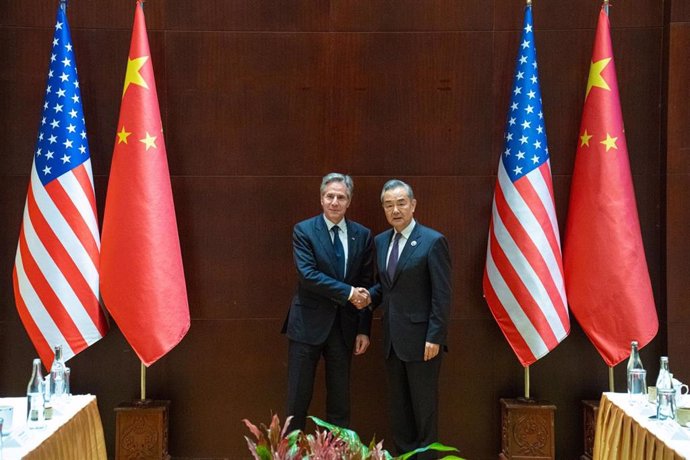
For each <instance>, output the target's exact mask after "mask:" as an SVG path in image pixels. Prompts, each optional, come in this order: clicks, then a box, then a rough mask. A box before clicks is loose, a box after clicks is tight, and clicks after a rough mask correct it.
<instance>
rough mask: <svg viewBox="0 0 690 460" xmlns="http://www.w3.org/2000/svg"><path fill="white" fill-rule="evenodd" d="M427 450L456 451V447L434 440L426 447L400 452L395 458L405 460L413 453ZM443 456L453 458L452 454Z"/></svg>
mask: <svg viewBox="0 0 690 460" xmlns="http://www.w3.org/2000/svg"><path fill="white" fill-rule="evenodd" d="M427 450H435V451H439V452H451V451H454V452H457V450H458V449H456V448H455V447H451V446H446V445H443V444H441V443H440V442H434V443H431V444H429V445H428V446H426V447H419V448H417V449H415V450H413V451H410V452H406V453H404V454H402V455H401V456H400V457H397V459H398V460H407V459H408V458H410V457H412V456H413V455H415V454H419V453H421V452H426V451H427ZM445 458H446V459H451V458H453V456H450V457H445Z"/></svg>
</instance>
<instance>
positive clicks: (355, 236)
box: [345, 219, 359, 279]
mask: <svg viewBox="0 0 690 460" xmlns="http://www.w3.org/2000/svg"><path fill="white" fill-rule="evenodd" d="M345 225H347V267H346V269H345V279H348V278H349V277H350V274H351V273H352V264H353V263H354V260H355V255H356V254H357V250H358V249H359V246H358V244H359V233H358V232H357V230H356V229H355V228H354V227H353V226H352V225H350V221H349V220H347V219H345Z"/></svg>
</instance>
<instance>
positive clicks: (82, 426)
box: [0, 395, 106, 460]
mask: <svg viewBox="0 0 690 460" xmlns="http://www.w3.org/2000/svg"><path fill="white" fill-rule="evenodd" d="M0 405H11V406H13V407H14V414H13V417H12V419H13V420H12V432H11V433H10V434H9V435H8V436H4V437H3V450H2V460H16V459H22V458H55V459H57V458H60V459H63V458H79V457H73V456H72V453H70V451H76V450H80V451H81V455H83V454H84V453H85V452H89V451H90V452H92V453H91V454H87V455H89V456H90V458H103V459H105V458H106V452H105V442H104V438H103V427H102V425H101V420H100V415H99V414H98V408H97V406H96V397H95V396H93V395H72V396H70V397H69V398H68V399H67V400H65V401H64V402H59V403H57V404H55V405H54V406H53V417H52V419H51V420H47V421H46V427H45V428H41V429H28V428H27V426H26V397H23V398H0ZM66 443H69V444H70V445H69V446H67V445H65V444H66Z"/></svg>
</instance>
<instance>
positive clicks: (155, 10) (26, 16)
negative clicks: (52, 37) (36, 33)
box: [0, 0, 166, 32]
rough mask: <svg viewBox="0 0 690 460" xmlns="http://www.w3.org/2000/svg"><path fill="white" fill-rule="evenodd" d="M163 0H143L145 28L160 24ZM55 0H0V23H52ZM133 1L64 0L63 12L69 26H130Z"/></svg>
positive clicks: (154, 27)
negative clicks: (13, 0)
mask: <svg viewBox="0 0 690 460" xmlns="http://www.w3.org/2000/svg"><path fill="white" fill-rule="evenodd" d="M165 4H166V1H165V0H162V1H157V2H147V3H146V6H145V12H146V25H147V27H148V29H149V30H153V29H160V28H161V27H162V21H161V19H162V17H163V14H164V8H165ZM57 5H58V1H51V2H46V1H41V0H28V1H26V2H21V3H17V2H3V3H2V5H1V6H0V26H13V27H43V28H49V29H51V32H52V28H53V26H54V25H55V14H56V11H57ZM134 5H135V2H134V1H131V2H113V1H111V0H89V1H74V2H68V7H67V15H68V21H69V24H70V27H71V28H72V29H76V28H98V29H123V28H124V29H130V30H131V28H132V24H133V22H134Z"/></svg>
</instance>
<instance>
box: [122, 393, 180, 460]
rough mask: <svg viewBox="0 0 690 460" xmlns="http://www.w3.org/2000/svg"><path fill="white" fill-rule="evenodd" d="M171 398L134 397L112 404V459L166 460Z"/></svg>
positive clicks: (168, 457)
mask: <svg viewBox="0 0 690 460" xmlns="http://www.w3.org/2000/svg"><path fill="white" fill-rule="evenodd" d="M169 407H170V401H154V400H150V399H147V400H144V401H133V402H131V403H122V404H120V405H119V406H117V407H116V408H115V460H134V459H137V460H168V459H170V455H169V454H168V410H169Z"/></svg>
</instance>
